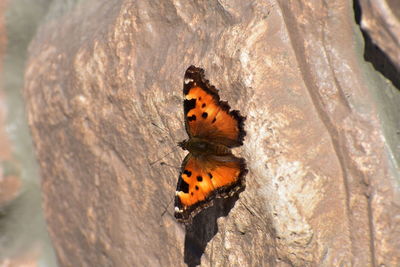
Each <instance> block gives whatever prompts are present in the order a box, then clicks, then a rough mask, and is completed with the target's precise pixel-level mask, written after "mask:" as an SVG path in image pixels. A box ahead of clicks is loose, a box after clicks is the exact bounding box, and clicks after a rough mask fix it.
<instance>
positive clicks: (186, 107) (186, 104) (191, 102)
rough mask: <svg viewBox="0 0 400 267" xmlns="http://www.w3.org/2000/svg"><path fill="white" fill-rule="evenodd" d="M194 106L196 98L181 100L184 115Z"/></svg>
mask: <svg viewBox="0 0 400 267" xmlns="http://www.w3.org/2000/svg"><path fill="white" fill-rule="evenodd" d="M195 107H196V99H190V100H187V99H186V100H185V101H183V111H184V112H185V115H186V114H188V112H189V110H191V109H194V108H195Z"/></svg>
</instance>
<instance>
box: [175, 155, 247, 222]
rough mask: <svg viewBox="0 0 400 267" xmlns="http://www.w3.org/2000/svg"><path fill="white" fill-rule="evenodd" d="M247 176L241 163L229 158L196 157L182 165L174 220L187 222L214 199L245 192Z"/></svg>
mask: <svg viewBox="0 0 400 267" xmlns="http://www.w3.org/2000/svg"><path fill="white" fill-rule="evenodd" d="M246 173H247V169H246V164H245V161H244V159H242V158H237V157H235V156H234V155H232V154H229V155H225V156H213V155H210V156H209V157H206V158H204V157H195V156H193V155H192V154H190V153H189V154H188V155H187V156H186V158H185V159H184V161H183V163H182V170H181V173H180V174H179V180H178V185H177V189H176V196H175V217H176V218H177V220H178V221H181V222H188V221H190V220H191V219H192V218H193V217H194V216H195V215H196V214H197V213H199V212H200V211H201V210H202V209H204V208H206V207H208V206H211V205H212V200H213V199H214V198H216V197H229V196H231V195H233V194H235V193H236V192H238V191H240V190H242V189H244V186H245V181H244V180H245V178H244V177H245V175H246Z"/></svg>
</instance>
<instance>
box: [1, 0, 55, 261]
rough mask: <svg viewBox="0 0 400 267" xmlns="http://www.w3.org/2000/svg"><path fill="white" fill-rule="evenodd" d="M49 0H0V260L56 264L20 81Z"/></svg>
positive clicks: (49, 3) (22, 80)
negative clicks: (30, 44) (31, 44)
mask: <svg viewBox="0 0 400 267" xmlns="http://www.w3.org/2000/svg"><path fill="white" fill-rule="evenodd" d="M51 2H52V1H50V0H35V1H32V0H0V266H1V267H8V266H57V262H56V258H55V255H54V251H53V248H52V245H51V241H50V238H49V236H48V233H47V230H46V223H45V219H44V215H43V211H42V208H41V194H40V173H39V170H38V166H37V164H36V161H35V155H34V152H33V147H32V142H31V138H30V134H29V128H28V125H27V121H26V117H25V111H24V105H23V99H22V87H23V84H24V79H23V78H24V69H25V64H26V60H27V50H28V47H29V43H30V41H31V39H32V38H33V36H34V35H35V33H36V30H37V28H38V27H39V25H40V24H41V23H42V22H43V21H44V20H45V17H46V13H47V11H48V9H49V7H50V5H51Z"/></svg>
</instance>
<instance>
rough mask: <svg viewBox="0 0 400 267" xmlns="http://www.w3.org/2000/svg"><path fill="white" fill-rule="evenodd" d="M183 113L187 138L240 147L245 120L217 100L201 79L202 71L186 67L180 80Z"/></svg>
mask: <svg viewBox="0 0 400 267" xmlns="http://www.w3.org/2000/svg"><path fill="white" fill-rule="evenodd" d="M183 94H184V98H185V100H184V102H183V106H184V114H185V126H186V132H187V133H188V135H189V137H200V138H204V139H207V140H209V141H211V142H214V143H218V144H222V145H225V146H227V147H236V146H241V145H243V139H244V136H245V135H246V133H245V131H244V129H243V127H244V126H243V124H244V120H245V117H243V116H241V115H240V113H239V111H237V110H232V111H230V107H229V105H228V103H227V102H224V101H220V99H219V95H218V90H217V89H216V88H215V87H214V86H212V85H210V83H209V81H208V80H206V79H205V77H204V70H203V69H200V68H196V67H195V66H190V67H189V68H188V69H187V70H186V73H185V78H184V87H183Z"/></svg>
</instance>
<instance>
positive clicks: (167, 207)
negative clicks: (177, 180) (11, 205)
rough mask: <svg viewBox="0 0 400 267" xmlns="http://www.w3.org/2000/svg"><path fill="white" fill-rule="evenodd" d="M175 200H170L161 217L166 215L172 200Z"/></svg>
mask: <svg viewBox="0 0 400 267" xmlns="http://www.w3.org/2000/svg"><path fill="white" fill-rule="evenodd" d="M173 200H174V198H172V199H171V200H170V201H169V202H168V205H167V206H166V207H165V209H164V211H163V212H162V213H161V217H162V216H164V214H165V213H166V212H167V210H168V207H169V205H171V203H172V201H173Z"/></svg>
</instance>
